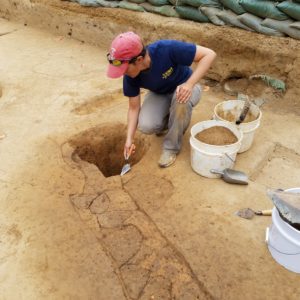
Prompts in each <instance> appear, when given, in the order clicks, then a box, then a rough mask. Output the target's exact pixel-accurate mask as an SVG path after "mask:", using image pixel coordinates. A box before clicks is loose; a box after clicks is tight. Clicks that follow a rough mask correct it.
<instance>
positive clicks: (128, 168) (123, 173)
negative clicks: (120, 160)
mask: <svg viewBox="0 0 300 300" xmlns="http://www.w3.org/2000/svg"><path fill="white" fill-rule="evenodd" d="M130 170H131V167H130V164H125V165H124V166H123V168H122V171H121V174H120V175H121V176H123V175H125V174H126V173H127V172H129V171H130Z"/></svg>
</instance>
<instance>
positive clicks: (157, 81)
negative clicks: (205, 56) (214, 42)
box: [123, 40, 196, 97]
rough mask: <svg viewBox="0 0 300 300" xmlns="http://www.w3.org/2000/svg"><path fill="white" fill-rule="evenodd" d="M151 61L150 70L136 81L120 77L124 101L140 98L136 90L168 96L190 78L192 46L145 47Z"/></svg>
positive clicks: (177, 43) (164, 43) (158, 44)
mask: <svg viewBox="0 0 300 300" xmlns="http://www.w3.org/2000/svg"><path fill="white" fill-rule="evenodd" d="M147 50H148V52H149V55H150V58H151V67H150V70H147V71H146V72H141V73H140V74H139V75H138V76H137V77H135V78H131V77H129V76H127V75H124V77H123V93H124V95H125V96H127V97H135V96H138V95H139V94H140V88H145V89H148V90H150V91H152V92H155V93H158V94H168V93H172V92H174V91H175V89H176V87H177V86H178V85H180V84H182V83H183V82H185V81H187V79H188V78H189V77H190V76H191V74H192V70H191V68H190V67H189V66H190V65H191V64H192V63H193V60H194V58H195V54H196V45H195V44H190V43H185V42H180V41H174V40H160V41H157V42H155V43H153V44H150V45H149V46H148V47H147Z"/></svg>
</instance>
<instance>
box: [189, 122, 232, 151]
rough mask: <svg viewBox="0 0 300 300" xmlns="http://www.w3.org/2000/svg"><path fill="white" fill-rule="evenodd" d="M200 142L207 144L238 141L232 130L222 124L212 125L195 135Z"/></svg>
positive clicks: (223, 143) (226, 143)
mask: <svg viewBox="0 0 300 300" xmlns="http://www.w3.org/2000/svg"><path fill="white" fill-rule="evenodd" d="M195 138H196V139H198V140H199V141H200V142H202V143H205V144H209V145H218V146H221V145H230V144H234V143H236V142H237V141H238V139H237V137H236V136H235V135H234V134H233V132H232V131H231V130H230V129H228V128H226V127H223V126H213V127H210V128H207V129H204V130H202V131H200V132H199V133H197V134H196V135H195Z"/></svg>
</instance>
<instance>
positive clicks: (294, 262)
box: [266, 188, 300, 273]
mask: <svg viewBox="0 0 300 300" xmlns="http://www.w3.org/2000/svg"><path fill="white" fill-rule="evenodd" d="M286 192H291V193H300V188H293V189H288V190H286ZM266 243H267V245H268V248H269V251H270V252H271V255H272V257H273V258H274V259H275V260H276V261H277V262H278V263H279V264H280V265H282V266H284V267H285V268H286V269H288V270H290V271H293V272H296V273H300V231H299V230H297V229H295V228H294V227H292V226H291V225H289V224H288V223H287V222H285V221H284V220H283V219H282V218H281V217H280V215H279V212H278V210H277V208H276V207H274V208H273V211H272V225H271V226H270V228H267V229H266Z"/></svg>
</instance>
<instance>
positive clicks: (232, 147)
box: [190, 120, 243, 178]
mask: <svg viewBox="0 0 300 300" xmlns="http://www.w3.org/2000/svg"><path fill="white" fill-rule="evenodd" d="M214 126H221V127H225V128H228V129H229V130H230V131H231V132H232V133H233V134H234V135H235V136H236V138H237V142H235V143H233V144H229V145H220V146H219V145H210V144H206V143H203V142H201V141H199V140H198V139H197V138H195V136H196V135H197V133H199V132H201V131H203V130H205V129H208V128H211V127H214ZM242 138H243V133H242V132H241V131H240V130H239V129H238V128H237V127H236V126H235V125H233V124H231V123H229V122H223V121H216V120H209V121H203V122H199V123H196V124H195V125H194V126H193V127H192V128H191V137H190V145H191V166H192V169H193V170H194V171H195V172H196V173H198V174H200V175H202V176H205V177H208V178H219V177H220V176H221V175H219V174H213V173H211V172H210V170H211V169H216V170H221V171H222V170H224V169H226V168H232V167H233V165H234V162H235V159H236V155H237V152H238V150H239V149H240V147H241V140H242Z"/></svg>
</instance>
